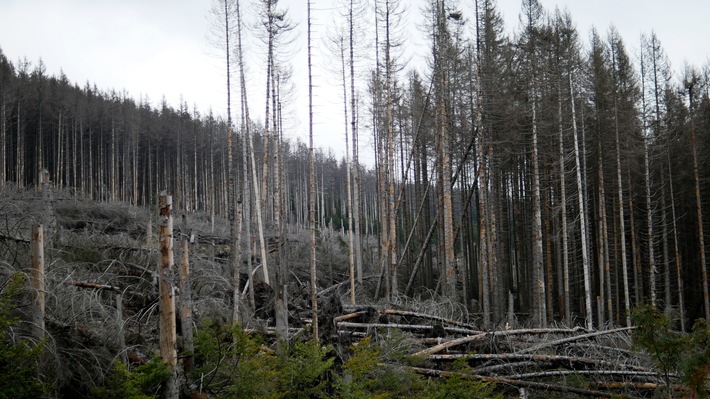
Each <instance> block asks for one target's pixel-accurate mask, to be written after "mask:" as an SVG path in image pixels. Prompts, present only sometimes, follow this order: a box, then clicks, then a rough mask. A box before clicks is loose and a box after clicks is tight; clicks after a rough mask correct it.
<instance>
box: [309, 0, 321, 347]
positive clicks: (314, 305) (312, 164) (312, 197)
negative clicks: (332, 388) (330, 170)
mask: <svg viewBox="0 0 710 399" xmlns="http://www.w3.org/2000/svg"><path fill="white" fill-rule="evenodd" d="M307 45H308V159H309V176H310V178H309V180H310V188H309V195H308V208H309V209H308V225H309V228H310V233H311V234H310V239H311V240H310V244H311V245H310V250H311V251H310V252H311V268H310V272H311V273H310V274H311V311H312V316H311V317H312V318H313V321H312V323H313V340H314V341H316V342H317V341H318V287H317V286H316V284H317V282H318V281H317V276H316V271H317V270H316V213H315V210H316V209H315V208H316V160H315V154H314V153H313V74H312V69H311V67H312V64H311V0H308V44H307Z"/></svg>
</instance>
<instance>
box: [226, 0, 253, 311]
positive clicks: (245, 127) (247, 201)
mask: <svg viewBox="0 0 710 399" xmlns="http://www.w3.org/2000/svg"><path fill="white" fill-rule="evenodd" d="M235 11H236V12H235V14H236V17H237V58H238V61H239V62H238V65H239V87H240V94H241V100H242V101H241V107H242V114H241V130H242V165H243V168H242V173H243V177H242V180H243V183H244V184H243V185H242V186H243V188H242V193H243V197H242V199H243V201H244V210H243V213H244V219H245V222H246V223H245V225H246V226H245V227H246V228H245V233H246V237H245V238H244V242H245V247H246V250H247V251H246V258H247V275H248V278H249V281H248V282H247V283H252V288H253V276H254V274H253V266H252V257H253V255H252V254H253V253H254V252H253V251H252V245H251V242H252V237H251V222H252V219H251V192H250V191H249V184H248V183H247V182H248V181H249V172H248V170H249V163H248V162H247V154H248V155H251V157H250V158H249V159H250V160H251V166H252V169H253V168H254V165H255V161H254V146H253V143H252V139H251V129H250V122H249V102H248V98H247V88H246V80H245V77H244V58H243V51H242V49H243V46H242V15H241V10H240V7H239V2H238V1H237V2H236V4H235ZM252 176H253V174H252ZM253 181H256V179H253ZM254 186H255V187H257V185H256V184H254ZM256 196H257V197H256V200H257V201H258V190H257V191H256ZM240 220H241V218H240ZM240 230H241V229H240ZM238 274H239V273H238V271H237V276H236V277H235V281H237V279H238V278H239V277H238ZM235 288H236V290H235V291H239V286H235ZM244 289H245V290H246V289H247V285H246V284H245V285H244ZM245 292H246V291H245ZM241 295H242V297H243V294H241ZM234 298H235V308H234V309H233V315H232V320H233V321H234V322H237V321H238V319H239V316H238V313H239V309H238V308H236V306H238V305H239V301H240V298H241V297H240V294H239V292H235V293H234ZM249 304H250V305H251V307H252V309H254V308H255V300H254V290H253V289H251V290H249Z"/></svg>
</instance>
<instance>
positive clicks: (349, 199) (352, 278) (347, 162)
mask: <svg viewBox="0 0 710 399" xmlns="http://www.w3.org/2000/svg"><path fill="white" fill-rule="evenodd" d="M340 63H341V66H342V69H341V71H342V76H343V117H344V118H345V124H344V127H345V165H346V171H345V174H346V184H347V196H348V197H347V200H346V204H347V205H346V206H347V214H348V216H347V217H348V270H349V272H350V303H351V304H353V305H354V304H355V256H354V255H355V252H354V238H353V212H352V211H353V204H352V191H351V184H350V173H351V169H350V148H349V147H350V144H349V143H348V93H347V80H346V78H345V43H343V38H342V37H341V38H340ZM350 112H353V113H354V112H355V109H354V108H353V109H352V110H351V111H350Z"/></svg>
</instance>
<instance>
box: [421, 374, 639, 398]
mask: <svg viewBox="0 0 710 399" xmlns="http://www.w3.org/2000/svg"><path fill="white" fill-rule="evenodd" d="M407 368H408V369H409V370H412V371H413V372H415V373H417V374H421V375H426V376H432V377H441V378H449V377H453V376H460V377H463V378H470V379H473V380H477V381H483V382H490V383H495V384H505V385H511V386H514V387H516V388H530V389H537V390H541V391H556V392H565V393H574V394H577V395H583V396H590V397H595V398H628V399H636V398H637V397H635V396H629V395H623V394H619V393H617V392H606V391H599V390H593V389H585V388H575V387H568V386H565V385H560V384H547V383H543V382H537V381H524V380H515V379H512V378H505V377H493V376H483V375H477V374H467V373H460V372H454V371H442V370H435V369H427V368H421V367H407Z"/></svg>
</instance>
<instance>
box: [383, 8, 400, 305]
mask: <svg viewBox="0 0 710 399" xmlns="http://www.w3.org/2000/svg"><path fill="white" fill-rule="evenodd" d="M391 12H392V10H390V1H389V0H388V1H385V93H386V96H387V167H386V168H385V170H386V176H387V180H388V187H387V191H388V195H389V197H388V201H389V202H388V211H387V215H388V218H389V222H388V223H387V225H388V227H389V233H388V234H389V238H388V239H387V244H388V247H389V248H388V251H387V255H388V257H389V258H390V267H389V273H390V278H389V282H390V295H391V298H393V297H396V296H397V295H398V287H397V248H396V245H397V226H396V224H395V221H396V220H395V219H396V218H395V195H394V175H395V172H394V117H393V114H392V112H393V109H392V108H393V104H392V103H393V99H392V91H393V89H392V68H393V66H392V56H391V54H390V51H391V47H392V44H391V37H390V16H391Z"/></svg>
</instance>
